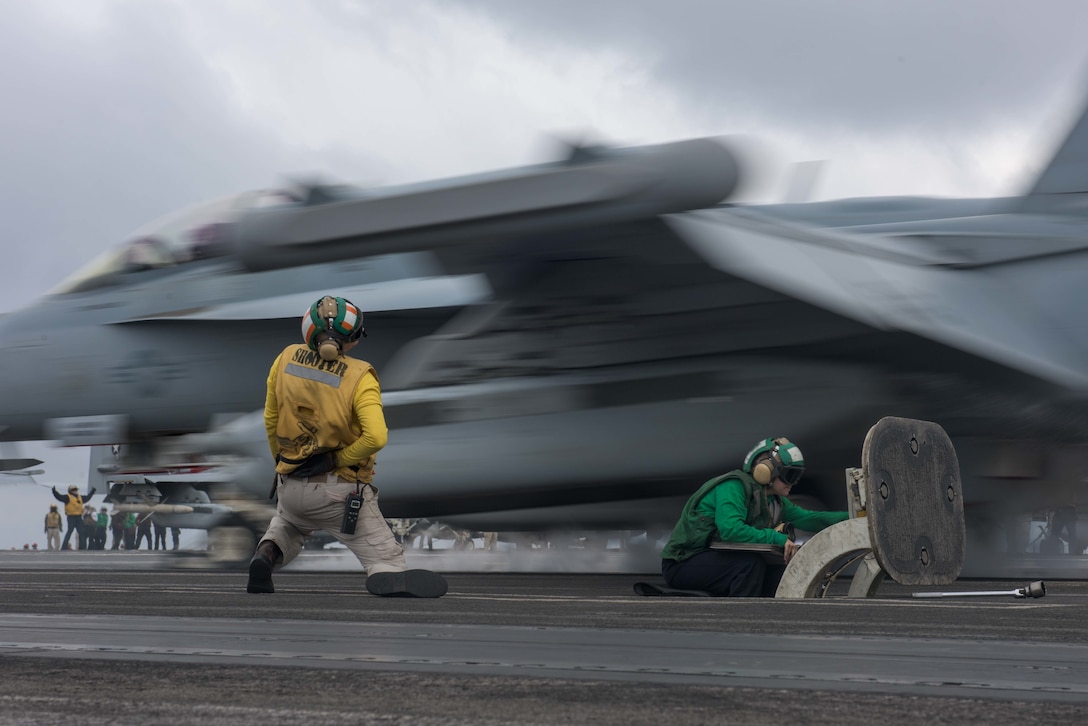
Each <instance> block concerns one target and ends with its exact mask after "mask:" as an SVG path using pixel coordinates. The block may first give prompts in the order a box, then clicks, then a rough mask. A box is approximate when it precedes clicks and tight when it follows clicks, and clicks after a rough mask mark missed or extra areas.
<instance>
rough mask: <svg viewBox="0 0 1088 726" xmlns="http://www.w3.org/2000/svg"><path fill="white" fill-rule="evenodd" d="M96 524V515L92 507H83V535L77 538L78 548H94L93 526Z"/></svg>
mask: <svg viewBox="0 0 1088 726" xmlns="http://www.w3.org/2000/svg"><path fill="white" fill-rule="evenodd" d="M97 524H98V517H97V516H96V515H95V510H94V507H84V508H83V536H81V537H80V538H79V548H80V549H81V550H93V549H94V528H95V527H96V526H97Z"/></svg>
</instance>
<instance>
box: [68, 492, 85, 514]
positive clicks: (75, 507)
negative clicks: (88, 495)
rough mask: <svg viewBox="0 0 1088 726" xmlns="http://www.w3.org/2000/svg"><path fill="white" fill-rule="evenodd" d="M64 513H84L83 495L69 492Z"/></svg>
mask: <svg viewBox="0 0 1088 726" xmlns="http://www.w3.org/2000/svg"><path fill="white" fill-rule="evenodd" d="M64 513H65V514H67V515H68V516H69V517H80V516H82V515H83V497H81V496H80V495H78V494H69V495H68V501H67V502H65V503H64Z"/></svg>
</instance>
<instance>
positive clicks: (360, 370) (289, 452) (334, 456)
mask: <svg viewBox="0 0 1088 726" xmlns="http://www.w3.org/2000/svg"><path fill="white" fill-rule="evenodd" d="M365 335H366V333H365V332H364V328H363V315H362V313H361V312H360V311H359V309H358V308H357V307H356V306H355V305H353V304H352V303H351V302H349V301H347V300H345V299H344V298H340V297H331V296H326V297H323V298H321V299H320V300H318V301H317V302H315V303H314V304H313V305H311V306H310V308H309V309H308V310H307V311H306V314H305V315H304V316H303V318H302V338H303V341H305V344H304V345H289V346H287V347H286V348H285V349H284V350H283V352H281V353H280V355H279V356H278V357H277V358H276V360H275V362H274V363H273V364H272V369H271V371H270V372H269V374H268V390H267V394H266V397H265V408H264V421H265V430H266V431H267V433H268V445H269V447H270V449H271V451H272V456H273V457H274V458H275V459H276V479H277V487H276V493H277V495H278V498H279V503H278V505H277V508H276V515H275V516H274V517H273V518H272V521H271V522H270V523H269V525H268V531H266V532H265V534H264V536H263V537H262V538H261V541H260V543H258V545H257V551H256V553H255V555H254V557H253V559H252V560H251V561H250V564H249V583H248V585H247V587H246V590H247V591H248V592H273V591H274V588H273V585H272V569H273V567H274V566H275V565H277V564H281V563H282V564H287V563H288V562H290V561H291V560H293V559H294V558H295V557H296V556H298V553H299V552H300V551H301V550H302V543H303V539H304V538H305V537H306V536H307V535H309V534H310V533H312V532H313V531H314V530H317V529H323V530H325V531H326V532H328V533H329V534H330V535H332V536H333V537H334V538H336V539H337V540H339V541H340V542H342V543H343V544H344V545H345V546H346V547H347V548H348V549H350V550H351V551H352V552H353V553H354V554H355V556H356V557H357V558H358V559H359V562H360V563H361V564H362V566H363V567H364V569H366V572H367V581H366V587H367V590H369V591H370V592H371V593H373V594H375V595H383V596H392V597H441V596H442V595H444V594H446V587H447V586H446V581H445V580H444V579H443V578H442V576H441V575H438V574H436V573H434V572H430V571H428V570H409V569H408V567H407V563H406V561H405V559H404V548H403V547H401V545H400V544H398V543H397V541H396V538H395V537H394V536H393V532H392V530H390V528H389V525H388V524H387V523H386V521H385V517H383V516H382V513H381V510H380V509H379V508H378V490H377V488H376V487H375V486H374V484H373V479H374V460H375V454H377V452H378V451H380V450H381V449H382V447H384V446H385V443H386V439H387V436H388V430H387V428H386V425H385V415H384V413H383V411H382V399H381V388H380V384H379V382H378V374H377V372H376V371H375V370H374V367H373V366H372V365H370V364H369V363H367V362H365V361H361V360H357V359H355V358H350V357H348V356H347V355H346V354H347V353H348V352H349V351H350V350H351V349H353V348H354V347H355V346H356V345H358V343H359V339H360V338H361V337H364V336H365Z"/></svg>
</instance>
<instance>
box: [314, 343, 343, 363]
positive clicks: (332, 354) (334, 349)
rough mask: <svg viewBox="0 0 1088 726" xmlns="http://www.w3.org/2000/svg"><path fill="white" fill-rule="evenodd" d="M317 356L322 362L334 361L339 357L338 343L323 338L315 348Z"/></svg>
mask: <svg viewBox="0 0 1088 726" xmlns="http://www.w3.org/2000/svg"><path fill="white" fill-rule="evenodd" d="M317 354H318V355H320V356H321V359H322V360H336V359H337V358H339V357H340V341H338V340H336V339H334V338H325V339H324V340H323V341H321V342H320V343H319V344H318V346H317Z"/></svg>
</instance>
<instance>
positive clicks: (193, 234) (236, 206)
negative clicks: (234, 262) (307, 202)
mask: <svg viewBox="0 0 1088 726" xmlns="http://www.w3.org/2000/svg"><path fill="white" fill-rule="evenodd" d="M299 201H300V200H299V198H298V197H297V195H295V194H293V193H292V192H290V191H283V190H263V191H254V192H244V193H242V194H235V195H231V196H229V197H223V198H220V199H216V200H214V201H210V202H204V203H202V204H198V205H196V206H193V207H189V208H187V209H183V210H181V211H178V212H173V213H171V214H169V215H166V216H165V217H161V218H160V219H158V220H156V221H154V222H152V223H150V224H147V225H145V226H143V227H141V228H140V229H138V230H136V231H135V232H133V233H132V234H131V235H130V236H129V237H128V238H127V239H126V240H125V241H124V242H123V243H121V244H120V245H117V246H115V247H112V248H110V249H108V250H106V251H105V252H103V253H102V254H101V255H99V256H98V257H96V258H94V259H93V260H91V261H90V262H89V263H87V264H86V265H84V266H83V267H82V268H81V269H79V270H78V271H76V272H75V273H74V274H72V275H71V276H70V277H68V278H67V279H65V280H64V281H63V282H61V283H60V284H59V285H57V286H56V287H55V288H54V289H52V290H50V294H51V295H67V294H71V293H76V292H84V291H86V290H92V289H94V288H98V287H105V286H108V285H113V284H117V283H118V282H119V281H120V280H121V279H122V276H125V275H130V274H133V273H140V272H146V271H149V270H162V269H164V268H170V267H173V266H175V265H180V264H186V263H189V262H194V261H197V260H206V259H211V258H214V257H221V256H223V255H226V254H228V253H229V252H230V250H229V246H228V242H227V238H226V235H225V234H224V232H225V230H226V228H227V227H228V226H229V225H230V224H231V223H233V222H234V221H235V220H237V219H238V217H239V216H240V215H241V214H242V213H244V212H246V211H248V210H250V209H257V208H261V207H275V206H282V205H287V204H296V203H298V202H299Z"/></svg>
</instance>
